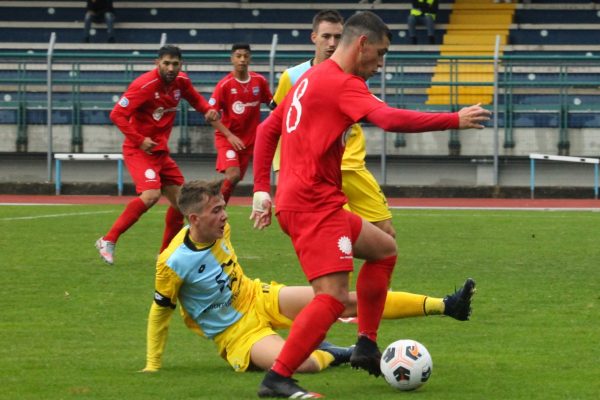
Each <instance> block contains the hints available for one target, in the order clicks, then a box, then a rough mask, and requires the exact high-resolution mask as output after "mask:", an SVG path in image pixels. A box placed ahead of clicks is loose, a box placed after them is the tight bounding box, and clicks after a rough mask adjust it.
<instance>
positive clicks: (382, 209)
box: [342, 168, 392, 222]
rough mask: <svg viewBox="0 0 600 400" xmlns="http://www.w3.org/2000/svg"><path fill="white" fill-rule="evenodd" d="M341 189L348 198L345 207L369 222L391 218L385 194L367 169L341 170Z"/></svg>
mask: <svg viewBox="0 0 600 400" xmlns="http://www.w3.org/2000/svg"><path fill="white" fill-rule="evenodd" d="M342 191H343V192H344V194H345V195H346V197H347V198H348V203H347V204H346V205H345V206H344V208H345V209H347V210H348V211H351V212H353V213H355V214H358V215H360V216H361V217H363V218H364V219H366V220H367V221H369V222H379V221H384V220H386V219H391V218H392V213H391V212H390V209H389V208H388V203H387V200H386V198H385V195H384V194H383V192H382V191H381V187H380V186H379V183H377V181H376V180H375V177H374V176H373V174H371V172H369V170H368V169H366V168H365V169H358V170H342Z"/></svg>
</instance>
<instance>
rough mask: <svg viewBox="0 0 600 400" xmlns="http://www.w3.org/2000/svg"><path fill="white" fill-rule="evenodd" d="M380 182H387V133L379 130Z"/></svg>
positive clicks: (383, 89) (382, 78)
mask: <svg viewBox="0 0 600 400" xmlns="http://www.w3.org/2000/svg"><path fill="white" fill-rule="evenodd" d="M386 60H387V55H384V56H383V65H382V66H381V100H383V101H384V102H385V90H386V86H385V69H386V68H385V66H386ZM381 182H382V183H383V184H384V185H386V184H387V133H386V132H385V130H382V131H381Z"/></svg>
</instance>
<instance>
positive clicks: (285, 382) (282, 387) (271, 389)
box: [258, 370, 323, 399]
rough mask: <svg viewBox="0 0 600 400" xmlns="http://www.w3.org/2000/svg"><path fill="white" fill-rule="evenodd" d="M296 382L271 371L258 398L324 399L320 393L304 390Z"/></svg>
mask: <svg viewBox="0 0 600 400" xmlns="http://www.w3.org/2000/svg"><path fill="white" fill-rule="evenodd" d="M296 382H297V381H296V380H295V379H292V378H288V377H285V376H281V375H279V374H278V373H277V372H275V371H273V370H269V372H267V374H266V375H265V377H264V379H263V381H262V382H261V384H260V387H259V388H258V397H277V398H285V399H319V398H322V397H323V396H322V395H320V394H319V393H313V392H309V391H307V390H304V389H302V388H301V387H300V386H298V384H297V383H296Z"/></svg>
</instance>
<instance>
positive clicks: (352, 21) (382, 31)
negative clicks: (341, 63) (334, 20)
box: [342, 11, 392, 43]
mask: <svg viewBox="0 0 600 400" xmlns="http://www.w3.org/2000/svg"><path fill="white" fill-rule="evenodd" d="M360 35H365V36H366V37H367V39H368V40H369V42H371V43H376V42H379V41H380V40H382V39H383V38H384V37H386V36H387V38H388V39H389V40H390V42H391V41H392V32H391V31H390V28H389V27H388V26H387V25H386V24H385V22H383V20H382V19H381V18H379V16H378V15H377V14H375V13H372V12H371V11H362V12H359V13H356V14H354V15H353V16H351V17H350V18H348V20H347V21H346V23H345V24H344V30H343V31H342V42H344V43H349V42H350V41H352V40H353V39H355V38H356V37H358V36H360Z"/></svg>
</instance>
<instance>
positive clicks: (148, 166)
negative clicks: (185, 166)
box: [96, 45, 223, 264]
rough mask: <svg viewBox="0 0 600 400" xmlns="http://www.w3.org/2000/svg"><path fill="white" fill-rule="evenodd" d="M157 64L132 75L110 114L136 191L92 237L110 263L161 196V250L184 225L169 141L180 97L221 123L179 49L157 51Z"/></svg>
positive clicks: (177, 174) (180, 180) (180, 181)
mask: <svg viewBox="0 0 600 400" xmlns="http://www.w3.org/2000/svg"><path fill="white" fill-rule="evenodd" d="M155 63H156V68H155V69H153V70H152V71H149V72H146V73H145V74H143V75H141V76H140V77H138V78H137V79H135V80H134V81H133V82H132V83H131V84H130V85H129V87H128V88H127V91H126V92H125V93H124V94H123V96H121V99H120V100H119V101H118V103H117V104H116V105H115V107H114V108H113V110H112V112H111V113H110V118H111V120H112V121H113V122H114V124H115V125H116V126H117V127H118V128H119V129H120V130H121V132H122V133H123V134H124V135H125V141H124V142H123V160H124V161H125V165H126V166H127V169H128V170H129V173H130V175H131V177H132V179H133V181H134V182H135V188H136V191H137V193H139V196H138V197H136V198H135V199H133V200H132V201H131V202H129V204H127V206H126V207H125V210H124V211H123V213H122V214H121V215H120V216H119V217H118V218H117V220H116V221H115V222H114V224H113V226H112V228H111V229H110V230H109V231H108V233H106V235H104V236H103V237H101V238H100V239H98V240H97V241H96V248H97V249H98V251H99V252H100V257H101V258H102V259H103V260H104V261H105V262H106V263H108V264H113V262H114V248H115V244H116V243H117V240H118V239H119V236H120V235H121V234H122V233H124V232H125V231H126V230H127V229H129V228H130V227H131V226H132V225H133V224H134V223H135V222H136V221H137V220H138V219H139V218H140V216H141V215H142V214H144V213H145V212H146V211H147V210H148V209H149V208H150V207H152V206H153V205H154V204H155V203H156V202H157V201H158V200H159V199H160V196H161V195H164V196H165V197H167V199H169V202H170V203H171V205H170V207H169V208H168V210H167V214H166V217H165V232H164V236H163V244H162V247H161V251H162V249H163V248H165V247H166V246H167V245H168V244H169V242H170V241H171V239H172V238H173V237H174V236H175V234H176V233H177V232H179V230H180V229H181V228H182V226H183V215H182V214H181V213H180V212H179V210H178V208H177V195H178V193H179V189H180V187H181V185H182V184H183V175H182V173H181V171H180V170H179V167H178V166H177V164H176V163H175V161H174V160H173V159H172V158H171V156H170V155H169V147H168V140H169V136H170V135H171V129H172V128H173V122H174V120H175V113H176V111H177V105H178V104H179V101H180V100H181V99H182V98H184V99H186V100H187V101H188V102H189V103H190V105H191V106H192V107H194V108H195V109H196V110H197V111H199V112H201V113H203V114H204V117H205V118H206V120H207V121H208V122H209V123H211V125H213V126H215V127H222V126H223V125H222V124H221V122H220V121H218V118H219V113H218V112H217V111H216V110H214V109H213V108H212V107H210V106H209V104H208V102H207V101H206V100H205V99H204V97H202V96H201V95H200V93H198V92H197V91H196V90H195V89H194V87H193V86H192V82H191V80H190V78H189V77H188V76H187V74H185V73H183V72H181V63H182V55H181V50H180V49H179V48H178V47H176V46H172V45H167V46H163V47H161V48H160V49H159V51H158V58H157V59H156V62H155Z"/></svg>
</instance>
